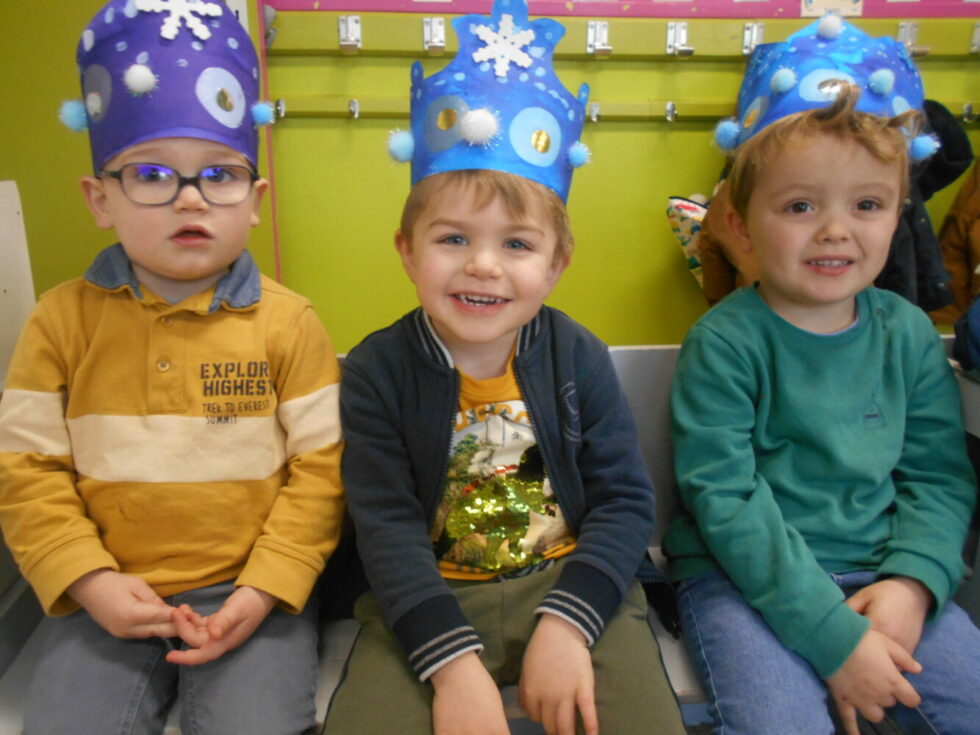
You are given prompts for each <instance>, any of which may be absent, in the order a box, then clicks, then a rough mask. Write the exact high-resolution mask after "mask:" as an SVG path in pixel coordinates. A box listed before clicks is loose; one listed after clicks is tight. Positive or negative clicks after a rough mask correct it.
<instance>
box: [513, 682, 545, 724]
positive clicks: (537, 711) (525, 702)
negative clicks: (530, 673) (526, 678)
mask: <svg viewBox="0 0 980 735" xmlns="http://www.w3.org/2000/svg"><path fill="white" fill-rule="evenodd" d="M522 683H523V682H522ZM517 701H518V702H519V703H520V705H521V707H522V708H523V709H524V711H525V712H527V716H528V717H529V718H531V721H532V722H541V700H540V699H538V698H537V697H531V696H530V695H528V693H527V692H526V691H525V690H524V687H523V686H522V687H520V689H518V692H517Z"/></svg>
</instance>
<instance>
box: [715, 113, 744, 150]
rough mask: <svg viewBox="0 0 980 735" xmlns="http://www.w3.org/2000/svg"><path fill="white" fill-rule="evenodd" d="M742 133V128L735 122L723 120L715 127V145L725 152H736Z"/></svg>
mask: <svg viewBox="0 0 980 735" xmlns="http://www.w3.org/2000/svg"><path fill="white" fill-rule="evenodd" d="M741 132H742V131H741V128H739V126H738V123H737V122H735V121H734V120H722V121H721V122H720V123H718V124H717V125H716V126H715V143H717V144H718V147H719V148H721V149H722V150H723V151H731V150H735V148H736V147H737V146H738V135H739V133H741Z"/></svg>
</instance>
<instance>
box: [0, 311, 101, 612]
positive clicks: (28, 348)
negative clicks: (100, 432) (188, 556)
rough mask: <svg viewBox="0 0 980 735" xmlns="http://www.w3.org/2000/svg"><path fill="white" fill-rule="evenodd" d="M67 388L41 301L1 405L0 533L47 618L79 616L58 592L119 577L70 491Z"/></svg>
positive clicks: (14, 359) (71, 466) (63, 365)
mask: <svg viewBox="0 0 980 735" xmlns="http://www.w3.org/2000/svg"><path fill="white" fill-rule="evenodd" d="M68 384H69V378H68V375H67V370H66V361H65V354H64V349H63V345H62V344H61V341H60V340H59V330H58V329H57V326H56V320H54V319H52V318H51V316H50V314H49V313H48V309H47V302H46V301H45V300H44V299H43V298H42V300H41V302H40V304H39V305H38V306H37V307H36V308H35V309H34V311H33V313H32V314H31V316H30V318H29V319H28V322H27V324H26V326H25V327H24V329H23V331H22V332H21V336H20V339H19V340H18V342H17V347H16V349H15V350H14V354H13V357H12V359H11V362H10V368H9V371H8V373H7V380H6V384H5V385H4V389H3V398H2V400H0V527H2V530H3V537H4V541H5V542H6V544H7V547H8V548H9V549H10V552H11V554H12V556H13V558H14V560H15V561H16V562H17V565H18V566H19V567H20V571H21V574H23V575H24V577H25V579H27V581H28V582H29V583H30V585H31V586H32V587H33V589H34V592H35V593H36V594H37V597H38V600H39V601H40V603H41V607H42V609H43V610H44V612H45V613H47V614H48V615H66V614H68V613H71V612H74V611H75V610H77V609H78V605H77V604H76V603H75V602H74V601H73V600H72V599H71V598H70V597H68V595H67V594H65V591H66V590H67V589H68V587H69V586H70V585H71V584H72V583H73V582H74V581H75V580H77V579H78V578H79V577H82V576H83V575H85V574H87V573H88V572H91V571H94V570H96V569H102V568H108V569H112V570H118V569H119V565H118V564H117V563H116V560H115V559H114V558H113V557H112V555H111V554H109V552H108V551H106V549H105V548H104V547H103V545H102V542H101V540H100V538H99V533H98V529H97V528H96V526H95V524H94V523H93V522H92V521H91V520H90V519H89V518H88V517H87V515H86V512H85V505H84V503H83V502H82V499H81V498H80V497H79V495H78V493H77V492H76V490H75V467H74V464H73V462H72V453H71V440H70V438H69V434H68V427H67V424H66V423H65V400H66V392H67V387H68Z"/></svg>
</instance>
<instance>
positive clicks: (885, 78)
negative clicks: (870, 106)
mask: <svg viewBox="0 0 980 735" xmlns="http://www.w3.org/2000/svg"><path fill="white" fill-rule="evenodd" d="M868 87H869V88H870V89H871V91H872V92H874V93H875V94H880V95H886V94H891V92H892V90H893V89H895V72H893V71H892V70H891V69H879V70H878V71H876V72H872V74H871V76H869V77H868Z"/></svg>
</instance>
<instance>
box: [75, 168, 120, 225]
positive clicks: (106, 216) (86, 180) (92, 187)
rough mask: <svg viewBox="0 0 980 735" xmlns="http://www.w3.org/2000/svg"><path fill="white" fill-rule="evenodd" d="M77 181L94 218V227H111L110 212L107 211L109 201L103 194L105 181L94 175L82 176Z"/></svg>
mask: <svg viewBox="0 0 980 735" xmlns="http://www.w3.org/2000/svg"><path fill="white" fill-rule="evenodd" d="M78 183H79V185H80V186H81V187H82V195H83V196H84V197H85V203H86V204H87V205H88V209H89V211H90V212H91V213H92V217H94V218H95V225H96V227H99V228H100V229H103V230H109V229H112V225H113V223H112V213H111V212H110V211H109V201H108V199H107V198H106V195H105V182H104V181H102V180H101V179H97V178H95V177H94V176H83V177H82V178H81V180H79V182H78Z"/></svg>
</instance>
